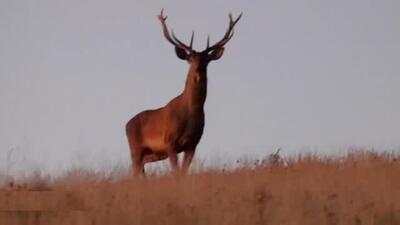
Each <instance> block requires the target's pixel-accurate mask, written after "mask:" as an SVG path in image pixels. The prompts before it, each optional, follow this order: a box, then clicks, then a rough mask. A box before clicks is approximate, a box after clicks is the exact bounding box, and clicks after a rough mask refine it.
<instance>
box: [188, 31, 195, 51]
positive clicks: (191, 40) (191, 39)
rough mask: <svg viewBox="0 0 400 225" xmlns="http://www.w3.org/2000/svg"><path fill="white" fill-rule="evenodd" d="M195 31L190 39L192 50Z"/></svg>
mask: <svg viewBox="0 0 400 225" xmlns="http://www.w3.org/2000/svg"><path fill="white" fill-rule="evenodd" d="M193 39H194V30H193V31H192V37H191V38H190V46H189V47H190V48H191V49H192V48H193Z"/></svg>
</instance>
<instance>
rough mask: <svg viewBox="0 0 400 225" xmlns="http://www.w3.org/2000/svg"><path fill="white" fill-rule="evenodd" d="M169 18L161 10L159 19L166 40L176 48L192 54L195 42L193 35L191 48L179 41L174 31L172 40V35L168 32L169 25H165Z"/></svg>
mask: <svg viewBox="0 0 400 225" xmlns="http://www.w3.org/2000/svg"><path fill="white" fill-rule="evenodd" d="M167 18H168V16H164V9H161V13H160V15H158V19H159V20H160V22H161V25H162V28H163V33H164V36H165V38H166V39H167V40H168V41H169V42H170V43H171V44H172V45H174V46H176V47H179V48H182V49H185V50H186V51H189V52H192V51H193V50H192V42H193V34H192V40H191V44H190V47H188V46H187V45H185V44H184V43H183V42H181V41H179V39H178V38H177V37H175V35H174V31H173V30H171V33H172V38H173V39H172V38H171V35H170V34H169V31H168V27H167V24H166V23H165V21H166V20H167Z"/></svg>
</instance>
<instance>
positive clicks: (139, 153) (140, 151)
mask: <svg viewBox="0 0 400 225" xmlns="http://www.w3.org/2000/svg"><path fill="white" fill-rule="evenodd" d="M144 151H145V150H144V148H133V149H132V150H131V157H132V169H133V176H134V177H135V178H136V177H140V176H144V163H145V162H144V160H143V156H144Z"/></svg>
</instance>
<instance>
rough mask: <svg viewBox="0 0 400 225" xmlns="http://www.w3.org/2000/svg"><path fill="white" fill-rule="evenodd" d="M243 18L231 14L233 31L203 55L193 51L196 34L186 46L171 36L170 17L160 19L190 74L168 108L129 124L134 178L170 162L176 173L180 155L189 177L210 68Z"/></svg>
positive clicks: (202, 126) (159, 17)
mask: <svg viewBox="0 0 400 225" xmlns="http://www.w3.org/2000/svg"><path fill="white" fill-rule="evenodd" d="M241 16H242V14H240V15H239V17H237V18H236V19H235V20H233V19H232V15H231V14H229V27H228V29H227V31H226V33H225V35H224V36H223V38H222V39H221V40H220V41H218V42H217V43H216V44H214V45H213V46H210V38H208V39H207V48H206V49H205V50H204V51H202V52H197V51H195V50H193V48H192V45H193V36H194V35H193V33H192V37H191V40H190V45H189V46H188V45H186V44H184V43H183V42H181V41H180V40H179V39H178V38H176V37H175V35H174V32H173V31H172V32H171V34H172V36H171V35H170V33H169V30H168V28H167V25H166V23H165V21H166V19H167V16H164V15H163V10H161V14H160V15H159V16H158V19H159V20H160V21H161V25H162V29H163V33H164V36H165V38H166V39H167V41H168V42H170V43H171V44H172V45H173V46H174V47H175V52H176V55H177V56H178V58H180V59H182V60H186V61H187V62H188V63H189V65H190V66H189V73H188V75H187V78H186V84H185V89H184V90H183V92H182V93H181V94H180V95H178V96H177V97H175V98H174V99H172V100H171V101H170V102H169V103H168V104H167V105H165V106H164V107H161V108H158V109H153V110H146V111H143V112H141V113H139V114H137V115H136V116H135V117H133V118H132V119H131V120H130V121H129V122H128V123H127V124H126V135H127V137H128V142H129V147H130V149H131V157H132V163H133V166H134V167H133V169H134V175H135V176H138V175H144V164H145V163H148V162H154V161H159V160H163V159H166V158H169V160H170V163H171V166H172V168H173V169H174V170H175V171H176V170H177V169H178V168H179V165H178V155H177V154H178V153H180V152H185V155H184V159H183V163H182V172H184V173H186V172H187V170H188V168H189V165H190V163H191V161H192V158H193V155H194V153H195V150H196V146H197V144H198V143H199V141H200V138H201V136H202V134H203V128H204V102H205V100H206V95H207V65H208V63H210V62H211V61H212V60H217V59H219V58H220V57H221V56H222V54H223V52H224V45H225V44H226V43H228V41H229V40H230V39H231V38H232V36H233V28H234V26H235V24H236V23H237V22H238V21H239V19H240V17H241Z"/></svg>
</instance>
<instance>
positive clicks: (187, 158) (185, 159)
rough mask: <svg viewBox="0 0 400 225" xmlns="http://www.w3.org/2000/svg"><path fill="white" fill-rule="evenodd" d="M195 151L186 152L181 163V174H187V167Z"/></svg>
mask: <svg viewBox="0 0 400 225" xmlns="http://www.w3.org/2000/svg"><path fill="white" fill-rule="evenodd" d="M194 153H195V150H194V149H191V150H186V151H185V155H184V156H183V162H182V173H184V174H187V172H188V170H189V166H190V164H191V162H192V159H193V156H194Z"/></svg>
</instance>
